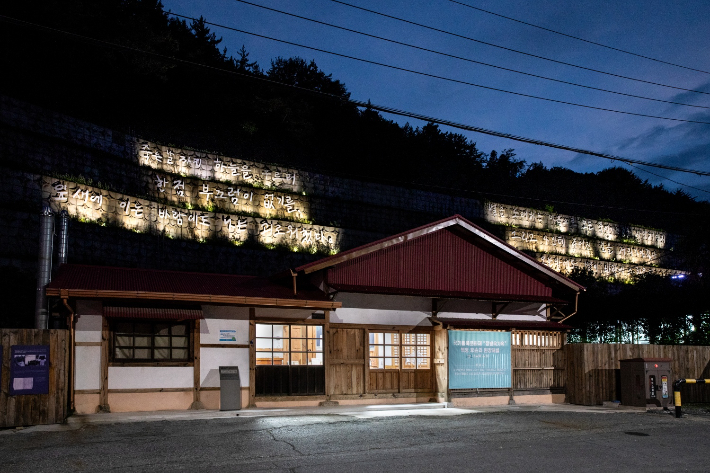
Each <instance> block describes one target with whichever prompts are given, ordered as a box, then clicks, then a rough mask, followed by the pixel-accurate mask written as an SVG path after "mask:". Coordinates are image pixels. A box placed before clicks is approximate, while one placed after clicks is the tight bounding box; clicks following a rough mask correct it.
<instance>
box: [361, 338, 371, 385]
mask: <svg viewBox="0 0 710 473" xmlns="http://www.w3.org/2000/svg"><path fill="white" fill-rule="evenodd" d="M362 343H363V345H364V346H363V353H364V354H365V370H364V373H363V376H364V379H363V380H362V392H363V394H367V392H368V391H369V390H370V329H368V328H365V329H363V341H362Z"/></svg>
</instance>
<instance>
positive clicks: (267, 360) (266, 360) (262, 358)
mask: <svg viewBox="0 0 710 473" xmlns="http://www.w3.org/2000/svg"><path fill="white" fill-rule="evenodd" d="M256 364H257V365H270V364H271V352H266V353H264V352H260V353H257V354H256Z"/></svg>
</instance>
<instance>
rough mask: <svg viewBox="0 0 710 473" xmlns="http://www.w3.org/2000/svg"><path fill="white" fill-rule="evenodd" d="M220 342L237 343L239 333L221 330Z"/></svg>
mask: <svg viewBox="0 0 710 473" xmlns="http://www.w3.org/2000/svg"><path fill="white" fill-rule="evenodd" d="M219 341H220V342H236V341H237V331H236V330H229V329H227V330H220V331H219Z"/></svg>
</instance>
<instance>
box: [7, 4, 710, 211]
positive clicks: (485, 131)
mask: <svg viewBox="0 0 710 473" xmlns="http://www.w3.org/2000/svg"><path fill="white" fill-rule="evenodd" d="M0 19H2V20H5V21H10V22H15V23H17V24H21V25H23V26H30V27H34V28H37V29H43V30H46V31H51V32H53V33H58V34H62V35H65V36H71V37H73V38H76V39H80V40H88V41H91V42H94V43H97V44H101V45H104V46H109V47H112V48H118V49H124V50H127V51H133V52H137V53H141V54H146V55H149V56H154V57H158V58H161V59H167V60H170V61H174V62H178V63H182V64H188V65H191V66H197V67H202V68H204V69H210V70H213V71H218V72H222V73H226V74H231V75H234V76H239V77H242V78H247V79H252V80H258V81H262V82H266V83H269V84H272V85H278V86H281V87H287V88H291V89H294V90H298V91H301V92H306V93H310V94H313V95H318V96H322V97H327V98H330V99H335V100H337V101H341V102H348V103H351V104H353V105H355V106H358V107H364V108H370V109H373V110H379V111H381V112H385V113H390V114H393V115H399V116H404V117H409V118H415V119H417V120H423V121H426V122H431V123H437V124H440V125H445V126H450V127H452V128H458V129H461V130H467V131H473V132H476V133H482V134H486V135H491V136H497V137H500V138H506V139H510V140H513V141H520V142H523V143H530V144H534V145H538V146H545V147H548V148H555V149H562V150H566V151H572V152H575V153H579V154H585V155H589V156H596V157H600V158H604V159H609V160H611V161H619V162H623V163H632V164H638V165H641V166H648V167H653V168H659V169H666V170H669V171H677V172H684V173H689V174H696V175H698V176H710V172H707V171H700V170H695V169H687V168H680V167H676V166H667V165H664V164H657V163H648V162H644V161H639V160H635V159H630V158H622V157H620V156H614V155H610V154H605V153H598V152H596V151H589V150H584V149H581V148H575V147H572V146H566V145H559V144H555V143H550V142H546V141H542V140H536V139H533V138H526V137H522V136H517V135H512V134H509V133H502V132H498V131H493V130H488V129H486V128H481V127H474V126H471V125H464V124H461V123H456V122H452V121H449V120H444V119H441V118H434V117H428V116H426V115H422V114H418V113H414V112H407V111H404V110H398V109H396V108H393V107H386V106H379V105H373V104H372V103H370V102H369V101H367V102H363V101H361V100H354V99H349V98H347V97H344V96H340V95H335V94H329V93H327V92H321V91H318V90H312V89H308V88H305V87H300V86H297V85H292V84H284V83H283V82H279V81H276V80H273V79H269V78H267V77H264V76H256V75H253V74H247V73H242V72H237V71H229V70H226V69H222V68H219V67H216V66H210V65H207V64H201V63H198V62H194V61H189V60H186V59H180V58H176V57H174V56H168V55H165V54H160V53H156V52H153V51H146V50H144V49H139V48H135V47H131V46H126V45H123V44H117V43H112V42H110V41H105V40H101V39H96V38H92V37H89V36H84V35H80V34H77V33H71V32H68V31H64V30H60V29H57V28H52V27H49V26H44V25H39V24H36V23H31V22H28V21H24V20H18V19H16V18H11V17H8V16H5V15H0ZM511 197H515V196H511ZM575 205H589V204H575Z"/></svg>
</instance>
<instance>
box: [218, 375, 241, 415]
mask: <svg viewBox="0 0 710 473" xmlns="http://www.w3.org/2000/svg"><path fill="white" fill-rule="evenodd" d="M241 408H242V383H241V381H240V380H239V367H238V366H220V367H219V410H220V411H234V410H237V409H241Z"/></svg>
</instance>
